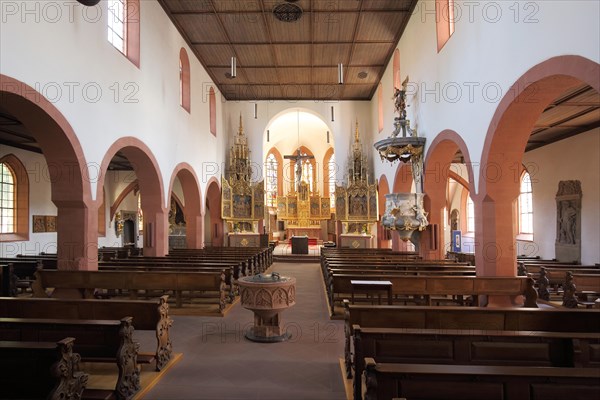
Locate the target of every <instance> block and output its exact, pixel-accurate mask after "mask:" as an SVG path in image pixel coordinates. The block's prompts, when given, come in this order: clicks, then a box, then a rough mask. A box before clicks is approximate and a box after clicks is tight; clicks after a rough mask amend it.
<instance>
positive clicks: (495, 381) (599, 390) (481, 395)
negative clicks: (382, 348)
mask: <svg viewBox="0 0 600 400" xmlns="http://www.w3.org/2000/svg"><path fill="white" fill-rule="evenodd" d="M365 364H366V369H365V372H364V378H363V379H364V384H363V390H364V392H363V394H364V398H365V400H389V399H392V398H394V397H405V398H406V399H431V400H437V399H439V400H441V399H460V400H481V399H485V400H524V399H528V400H551V399H582V400H583V399H598V398H600V369H597V368H557V367H526V366H487V365H486V366H483V365H453V366H452V367H448V366H446V365H430V364H395V363H379V362H377V363H376V362H375V360H373V359H372V358H367V359H366V360H365Z"/></svg>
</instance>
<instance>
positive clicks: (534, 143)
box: [525, 121, 600, 153]
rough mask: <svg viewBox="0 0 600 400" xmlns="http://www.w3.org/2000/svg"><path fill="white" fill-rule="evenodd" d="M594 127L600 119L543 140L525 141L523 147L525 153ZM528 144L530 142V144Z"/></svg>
mask: <svg viewBox="0 0 600 400" xmlns="http://www.w3.org/2000/svg"><path fill="white" fill-rule="evenodd" d="M596 128H600V121H596V122H594V123H592V124H589V125H583V126H580V127H579V128H577V129H573V130H572V131H569V132H566V133H563V134H561V135H558V136H556V137H554V138H551V139H548V140H544V141H534V140H530V141H529V142H527V147H526V148H525V152H526V153H527V152H528V151H531V150H535V149H539V148H540V147H543V146H547V145H549V144H552V143H556V142H559V141H561V140H564V139H568V138H570V137H573V136H576V135H579V134H582V133H585V132H587V131H591V130H592V129H596ZM540 142H541V143H540ZM529 144H532V145H531V146H530V145H529Z"/></svg>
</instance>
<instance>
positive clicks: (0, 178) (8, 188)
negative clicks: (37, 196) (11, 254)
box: [0, 163, 17, 233]
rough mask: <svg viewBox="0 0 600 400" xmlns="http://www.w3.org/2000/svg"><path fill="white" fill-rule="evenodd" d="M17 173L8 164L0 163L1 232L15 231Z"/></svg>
mask: <svg viewBox="0 0 600 400" xmlns="http://www.w3.org/2000/svg"><path fill="white" fill-rule="evenodd" d="M15 181H16V179H15V174H14V172H13V171H12V169H11V168H10V167H9V166H8V164H5V163H0V233H15V232H16V222H17V188H16V186H17V185H16V182H15Z"/></svg>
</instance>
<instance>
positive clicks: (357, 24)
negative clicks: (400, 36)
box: [340, 0, 377, 98]
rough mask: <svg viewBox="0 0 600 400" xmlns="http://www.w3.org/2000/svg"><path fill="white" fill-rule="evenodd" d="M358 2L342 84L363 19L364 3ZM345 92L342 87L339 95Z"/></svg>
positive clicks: (346, 76) (361, 0) (346, 77)
mask: <svg viewBox="0 0 600 400" xmlns="http://www.w3.org/2000/svg"><path fill="white" fill-rule="evenodd" d="M359 1H360V5H359V6H358V17H356V23H355V24H354V32H352V46H351V47H350V52H349V53H348V59H347V60H346V62H345V63H344V84H345V83H346V81H347V80H348V66H349V65H350V60H352V56H353V55H354V49H356V38H357V37H358V27H359V26H360V23H361V21H362V19H363V13H362V9H363V5H364V2H363V0H359ZM375 86H377V85H375ZM345 91H346V89H345V87H344V88H343V89H342V90H341V93H342V94H343V93H344V92H345ZM340 98H343V95H341V96H340Z"/></svg>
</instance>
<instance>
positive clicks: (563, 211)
mask: <svg viewBox="0 0 600 400" xmlns="http://www.w3.org/2000/svg"><path fill="white" fill-rule="evenodd" d="M581 197H582V191H581V182H580V181H560V182H559V183H558V192H557V193H556V242H555V251H556V259H557V260H559V261H562V262H571V261H577V262H580V261H581Z"/></svg>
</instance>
